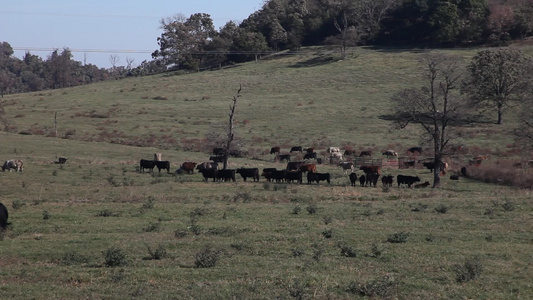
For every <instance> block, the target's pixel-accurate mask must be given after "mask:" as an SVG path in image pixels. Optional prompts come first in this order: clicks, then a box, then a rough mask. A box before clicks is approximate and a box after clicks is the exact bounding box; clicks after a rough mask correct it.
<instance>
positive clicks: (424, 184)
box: [415, 181, 430, 189]
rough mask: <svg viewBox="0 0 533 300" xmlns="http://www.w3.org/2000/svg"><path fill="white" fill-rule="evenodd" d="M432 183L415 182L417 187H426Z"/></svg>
mask: <svg viewBox="0 0 533 300" xmlns="http://www.w3.org/2000/svg"><path fill="white" fill-rule="evenodd" d="M429 185H430V183H429V181H426V182H424V183H420V184H415V189H422V188H426V187H428V186H429Z"/></svg>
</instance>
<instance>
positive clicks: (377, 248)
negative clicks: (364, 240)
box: [370, 243, 383, 257]
mask: <svg viewBox="0 0 533 300" xmlns="http://www.w3.org/2000/svg"><path fill="white" fill-rule="evenodd" d="M370 251H371V252H372V254H370V256H371V257H380V256H381V254H383V247H382V246H381V245H380V244H378V243H373V244H372V247H371V248H370Z"/></svg>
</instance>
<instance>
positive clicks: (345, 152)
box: [344, 149, 356, 156]
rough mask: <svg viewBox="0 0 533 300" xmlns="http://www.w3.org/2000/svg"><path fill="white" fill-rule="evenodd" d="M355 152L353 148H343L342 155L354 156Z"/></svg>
mask: <svg viewBox="0 0 533 300" xmlns="http://www.w3.org/2000/svg"><path fill="white" fill-rule="evenodd" d="M355 154H356V152H355V150H353V149H346V150H344V156H355Z"/></svg>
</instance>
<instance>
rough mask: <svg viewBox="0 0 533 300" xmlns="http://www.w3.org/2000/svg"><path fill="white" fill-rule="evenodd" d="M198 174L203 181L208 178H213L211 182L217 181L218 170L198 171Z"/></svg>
mask: <svg viewBox="0 0 533 300" xmlns="http://www.w3.org/2000/svg"><path fill="white" fill-rule="evenodd" d="M199 172H200V173H202V175H203V176H204V180H205V181H208V180H209V178H213V182H215V180H217V179H218V170H217V169H215V168H211V169H200V170H199Z"/></svg>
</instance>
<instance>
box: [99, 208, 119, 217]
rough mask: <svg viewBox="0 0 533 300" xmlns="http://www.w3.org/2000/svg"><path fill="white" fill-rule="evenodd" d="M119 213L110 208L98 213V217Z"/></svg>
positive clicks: (115, 215)
mask: <svg viewBox="0 0 533 300" xmlns="http://www.w3.org/2000/svg"><path fill="white" fill-rule="evenodd" d="M119 215H120V214H119V213H114V212H112V211H111V210H109V209H104V210H101V211H99V212H97V213H96V216H97V217H118V216H119Z"/></svg>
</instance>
